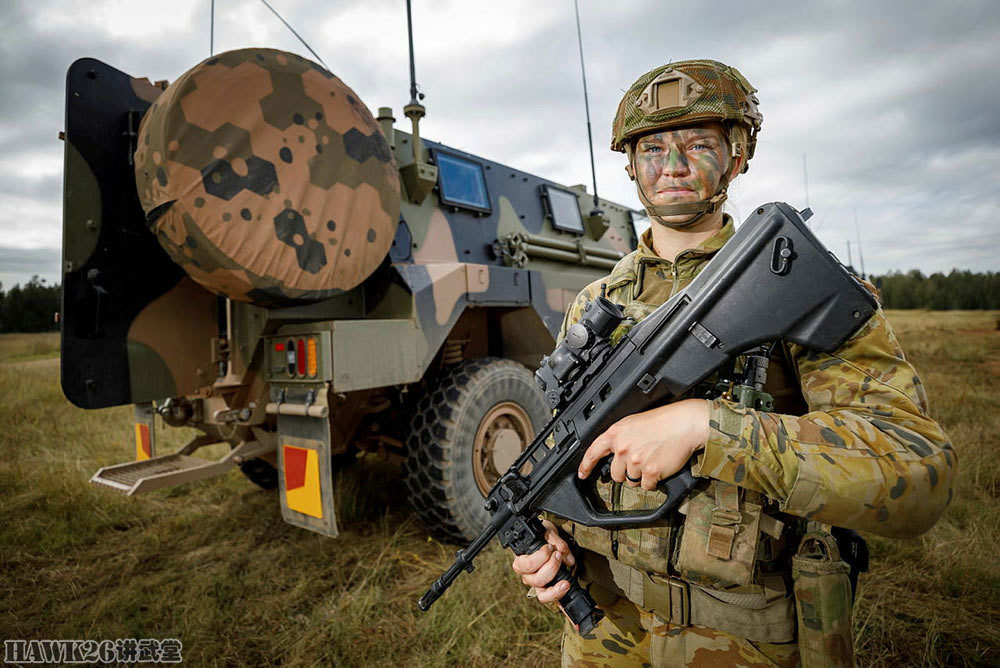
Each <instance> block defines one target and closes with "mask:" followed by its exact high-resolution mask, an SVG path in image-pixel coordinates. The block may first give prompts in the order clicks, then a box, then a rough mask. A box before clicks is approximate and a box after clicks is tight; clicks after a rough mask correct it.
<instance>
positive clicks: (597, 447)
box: [577, 399, 711, 490]
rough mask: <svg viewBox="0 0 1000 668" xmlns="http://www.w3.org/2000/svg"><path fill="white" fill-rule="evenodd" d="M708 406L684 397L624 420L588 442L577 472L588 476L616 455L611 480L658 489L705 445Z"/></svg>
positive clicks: (612, 461)
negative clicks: (601, 463)
mask: <svg viewBox="0 0 1000 668" xmlns="http://www.w3.org/2000/svg"><path fill="white" fill-rule="evenodd" d="M710 406H711V404H710V403H709V402H708V401H706V400H704V399H685V400H683V401H678V402H675V403H672V404H667V405H666V406H660V407H659V408H654V409H652V410H648V411H645V412H642V413H636V414H635V415H629V416H628V417H625V418H622V419H621V420H619V421H618V422H616V423H614V424H613V425H611V426H610V427H609V428H608V430H607V431H606V432H604V433H603V434H601V435H600V436H598V437H597V438H596V439H595V440H594V442H593V443H591V444H590V447H589V448H587V452H585V453H584V455H583V460H582V461H581V462H580V468H579V470H578V471H577V473H578V474H579V476H580V477H581V478H586V477H587V476H589V475H590V474H591V472H592V471H593V470H594V466H595V465H596V464H597V462H599V461H600V460H601V459H602V458H604V457H606V456H607V455H614V458H613V459H612V460H611V478H612V479H613V480H615V481H616V482H624V483H625V484H627V485H629V486H630V487H638V486H640V485H642V488H643V489H646V490H652V489H655V488H656V484H657V483H658V482H659V481H660V480H663V479H664V478H669V477H670V476H672V475H673V474H675V473H677V472H678V471H680V470H681V467H682V466H684V464H685V462H687V460H689V459H690V458H691V455H693V454H694V453H695V452H696V451H697V450H699V449H701V448H703V447H705V442H706V441H707V440H708V433H709V430H708V417H709V411H710Z"/></svg>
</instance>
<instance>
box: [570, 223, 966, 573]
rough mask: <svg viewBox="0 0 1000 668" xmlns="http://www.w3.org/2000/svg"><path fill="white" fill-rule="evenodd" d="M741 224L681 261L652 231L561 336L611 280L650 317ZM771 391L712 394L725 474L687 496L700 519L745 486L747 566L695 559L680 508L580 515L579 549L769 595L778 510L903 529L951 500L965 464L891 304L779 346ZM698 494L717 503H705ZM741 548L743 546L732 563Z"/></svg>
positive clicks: (642, 495)
mask: <svg viewBox="0 0 1000 668" xmlns="http://www.w3.org/2000/svg"><path fill="white" fill-rule="evenodd" d="M733 232H734V227H733V223H732V220H731V219H730V218H729V217H728V216H727V217H726V222H725V224H724V226H723V227H722V228H721V229H720V230H719V231H718V232H717V233H716V234H715V235H713V236H712V237H710V238H709V239H707V240H706V241H705V242H704V243H702V244H701V245H700V246H698V247H697V248H694V249H689V250H686V251H684V252H682V253H680V254H679V255H678V256H677V257H676V258H675V261H674V262H671V261H669V260H666V259H664V258H661V257H659V256H657V255H656V254H655V253H654V252H653V250H652V248H651V246H652V243H651V236H650V232H649V231H647V232H646V233H645V234H644V235H643V237H642V239H641V241H640V243H639V246H638V249H637V250H636V251H634V252H633V253H631V254H629V255H628V256H626V257H625V258H623V259H622V260H621V261H620V262H619V263H618V264H617V265H616V266H615V268H614V269H613V270H612V272H611V274H610V275H609V276H608V277H606V278H603V279H601V280H599V281H595V282H594V283H592V284H590V285H589V286H587V287H586V288H584V289H583V291H581V292H580V294H579V295H578V296H577V298H576V300H575V301H574V303H573V305H572V306H571V308H570V309H569V311H568V312H567V314H566V318H565V320H564V322H563V329H562V333H561V335H560V339H561V338H562V336H563V335H565V331H566V329H567V328H568V327H569V325H571V324H573V323H574V322H576V321H577V320H578V319H579V318H580V316H581V314H582V311H583V309H584V307H585V306H586V304H587V302H588V301H589V300H591V299H593V298H594V297H595V296H596V295H598V294H600V289H601V288H600V286H601V284H606V285H607V297H608V299H610V300H611V301H613V302H615V303H617V304H620V305H621V306H622V307H623V308H624V310H625V313H626V315H627V316H629V317H631V318H633V319H634V320H636V321H639V320H641V319H642V318H643V317H645V316H646V315H648V314H649V313H650V312H651V311H652V310H653V309H654V308H655V307H657V306H659V305H660V304H662V303H663V302H664V301H666V300H667V299H668V298H669V297H670V296H671V295H673V294H675V293H676V292H677V291H678V290H680V289H682V288H684V287H685V286H686V285H687V284H688V283H690V281H691V280H692V279H693V278H694V277H695V276H696V275H697V274H698V272H699V271H700V270H701V269H702V268H703V267H704V266H705V265H706V264H707V262H708V260H709V259H711V257H712V255H713V254H714V253H715V252H716V251H717V250H718V249H720V248H721V247H722V246H723V244H724V243H725V242H726V241H728V240H729V238H730V237H732V235H733ZM762 317H766V314H765V315H762ZM766 389H767V390H768V391H769V392H771V394H772V395H774V397H775V412H772V413H766V412H760V411H757V410H753V409H748V408H743V407H741V406H738V405H736V404H734V403H731V402H729V401H725V400H722V399H716V400H713V401H712V405H711V417H710V435H709V438H708V441H707V443H706V445H705V448H704V450H703V451H701V452H700V453H699V454H698V456H697V457H696V458H695V461H694V462H693V468H692V472H693V473H694V474H695V475H696V476H701V477H705V478H707V479H712V480H714V481H721V482H722V483H726V484H724V485H719V484H718V483H714V482H711V483H710V482H709V481H708V480H706V482H705V483H704V486H703V488H702V490H701V491H700V492H695V493H693V494H692V495H691V496H690V497H689V501H688V503H687V504H685V507H686V508H687V514H688V517H689V518H690V517H691V516H692V514H695V513H699V512H700V513H702V516H703V517H705V516H706V515H705V513H708V514H709V516H710V515H711V513H712V512H714V511H716V510H718V505H719V504H722V505H725V500H724V499H723V498H722V496H725V488H726V487H728V488H729V491H730V492H733V491H737V492H738V496H739V498H740V501H739V503H741V504H743V503H744V502H749V503H746V504H745V505H744V506H743V507H742V511H743V524H744V526H746V525H747V524H752V525H753V529H754V531H755V532H756V533H751V536H752V540H753V543H751V544H749V545H744V553H747V552H748V556H747V560H748V563H746V564H744V569H743V572H742V574H740V572H739V568H737V572H736V573H735V574H734V573H733V571H732V570H731V569H730V570H726V569H722V571H721V572H720V571H718V570H716V571H712V569H711V568H708V569H707V572H702V568H701V566H700V565H698V564H696V563H692V559H691V557H692V555H694V556H695V561H696V560H697V555H696V554H695V553H691V554H689V555H687V556H685V554H684V552H685V547H684V542H685V540H687V538H685V536H684V535H683V532H682V533H681V535H680V537H679V538H678V535H677V534H678V531H679V528H680V526H679V525H680V524H681V523H682V522H681V521H680V518H678V521H677V522H675V523H674V525H673V526H666V527H656V528H648V529H630V530H621V531H617V530H611V531H609V530H603V529H593V528H587V527H582V526H579V525H573V524H572V523H566V524H563V528H564V529H565V530H566V531H567V532H569V533H570V534H572V535H573V537H574V539H575V541H576V542H577V544H578V545H579V546H580V547H583V548H586V549H588V550H591V551H594V552H597V553H600V554H602V555H604V556H606V557H608V558H609V559H611V560H616V561H619V562H623V563H625V564H627V565H629V566H632V567H633V568H636V569H639V570H640V571H645V572H647V573H658V574H662V575H672V576H677V575H680V577H682V578H684V579H687V580H690V581H693V582H696V583H699V584H702V585H707V586H710V587H713V588H715V587H717V588H726V589H732V587H733V586H739V585H746V586H750V587H751V588H757V590H758V591H759V586H760V584H761V583H762V577H761V570H762V569H761V565H762V564H761V561H762V558H763V560H764V561H766V559H767V558H768V557H777V552H778V551H781V550H782V549H783V545H782V544H781V542H779V543H778V544H775V545H774V546H773V548H774V554H773V555H768V554H762V552H770V551H771V550H764V551H762V550H761V549H760V546H758V545H757V544H756V541H757V536H758V535H759V536H761V537H762V538H766V536H764V533H767V526H766V525H767V524H768V522H767V520H771V519H773V516H775V515H777V516H779V517H782V518H784V519H785V520H786V521H785V522H784V523H781V522H779V523H777V525H775V523H774V522H773V521H772V522H770V525H771V529H772V531H771V535H772V536H774V537H778V536H779V535H780V533H781V532H780V527H781V526H782V524H784V525H787V524H788V520H789V519H794V518H789V517H788V515H791V516H796V517H799V518H808V519H809V520H813V521H816V522H820V523H824V524H830V525H836V526H841V527H846V528H852V529H859V530H864V531H870V532H872V533H875V534H879V535H883V536H889V537H900V538H902V537H911V536H916V535H918V534H920V533H922V532H924V531H926V530H927V529H928V528H930V527H931V525H933V524H934V522H935V521H936V520H937V518H938V517H939V516H940V514H941V513H942V512H943V510H944V508H945V507H946V506H947V504H948V503H949V501H950V500H951V497H952V485H953V480H954V476H955V471H956V467H957V461H956V458H955V455H954V453H953V451H952V448H951V444H950V443H949V441H948V439H947V437H946V435H945V434H944V433H943V431H942V430H941V428H940V426H939V425H938V424H937V423H936V422H935V421H934V420H932V419H931V418H930V417H928V415H927V398H926V395H925V393H924V389H923V386H922V384H921V382H920V379H919V378H918V377H917V374H916V372H915V371H914V369H913V367H912V366H911V365H910V364H909V363H908V362H907V361H906V359H905V357H904V355H903V351H902V350H901V349H900V346H899V343H898V342H897V340H896V337H895V335H894V334H893V332H892V328H891V327H890V326H889V322H888V321H887V320H886V317H885V314H884V313H883V312H882V311H881V309H879V310H878V311H877V312H876V314H875V315H873V316H872V318H871V319H870V320H869V321H868V322H867V323H866V324H865V325H864V326H863V327H862V328H861V329H860V331H858V332H857V333H856V334H855V335H854V336H853V337H851V338H850V339H849V340H848V341H847V342H845V343H844V344H843V345H842V346H841V347H840V348H839V349H838V350H836V351H835V352H833V353H832V354H827V353H819V352H815V351H810V350H806V349H804V348H802V347H801V346H797V345H794V344H788V343H784V344H783V345H781V346H779V347H778V348H777V349H776V353H775V354H773V355H772V359H771V363H770V365H769V368H768V383H767V385H766ZM712 485H716V486H717V487H719V488H723V489H722V490H721V494H720V489H715V490H714V495H713V490H712ZM598 496H599V497H600V502H601V504H602V505H604V506H605V507H606V508H608V509H612V510H629V509H637V508H654V507H657V506H659V505H660V504H661V503H662V500H663V496H662V495H661V494H660V493H659V492H655V491H654V492H645V491H643V490H642V489H639V488H631V487H628V486H625V485H622V484H619V483H611V484H603V483H598ZM713 496H714V498H713ZM699 499H700V500H703V501H706V503H702V504H700V505H699V504H698V503H696V502H697V501H698V500H699ZM699 508H700V510H699ZM748 508H749V511H750V515H748V514H747V511H748ZM761 509H763V513H761ZM779 511H780V512H779ZM751 516H752V517H751ZM748 518H749V519H748ZM754 518H756V519H754ZM687 524H691V522H690V521H689V522H687ZM775 526H777V527H779V531H777V532H775V531H774V530H773V529H774V527H775ZM761 531H763V532H764V533H760V532H761ZM739 533H740V531H739V530H738V531H737V534H739ZM785 533H786V534H787V533H789V532H787V531H786V532H785ZM672 538H673V539H674V540H672ZM729 547H731V546H729ZM737 548H738V546H737ZM737 548H732V549H733V550H734V552H733V554H732V555H730V556H732V558H733V559H735V558H736V552H735V551H736V550H737ZM727 549H728V548H727ZM709 552H711V548H709ZM755 552H756V556H755ZM703 554H704V549H702V555H703ZM785 556H786V557H787V554H786V555H785ZM679 562H686V563H679ZM787 564H788V562H787V559H785V560H783V564H777V563H775V564H773V566H774V567H775V568H778V569H781V570H787V568H788V565H787ZM764 565H765V566H766V564H764ZM764 570H766V569H764ZM744 591H745V589H744Z"/></svg>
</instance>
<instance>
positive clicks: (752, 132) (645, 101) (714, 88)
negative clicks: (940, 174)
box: [611, 60, 763, 169]
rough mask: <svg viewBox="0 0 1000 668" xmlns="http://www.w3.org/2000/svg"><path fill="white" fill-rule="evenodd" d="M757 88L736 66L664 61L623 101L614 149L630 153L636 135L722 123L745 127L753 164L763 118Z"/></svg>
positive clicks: (617, 116) (615, 127) (614, 129)
mask: <svg viewBox="0 0 1000 668" xmlns="http://www.w3.org/2000/svg"><path fill="white" fill-rule="evenodd" d="M756 92H757V89H755V88H754V87H753V86H751V85H750V83H749V82H748V81H747V80H746V79H745V78H744V77H743V75H742V74H740V72H739V71H738V70H737V69H736V68H735V67H730V66H728V65H724V64H723V63H720V62H718V61H715V60H684V61H680V62H676V63H669V64H667V65H662V66H660V67H657V68H656V69H654V70H650V71H649V72H646V73H645V74H643V75H642V76H641V77H639V78H638V79H637V80H636V82H635V83H633V84H632V86H631V87H630V88H629V89H628V91H627V92H626V93H625V96H624V97H623V98H622V100H621V102H619V103H618V111H617V113H615V120H614V123H613V125H612V128H611V136H612V139H611V150H613V151H619V152H625V150H626V147H627V146H628V144H629V143H630V141H631V140H632V139H635V138H637V137H639V136H641V135H644V134H648V133H650V132H653V131H655V130H663V129H667V128H674V127H680V126H684V125H691V124H694V123H700V122H708V121H717V122H720V123H722V124H723V125H724V126H727V127H731V126H732V125H734V124H735V125H742V126H743V127H744V128H745V129H746V131H747V146H746V161H747V162H748V161H749V160H750V158H752V157H753V153H754V148H755V147H756V144H757V131H759V130H760V126H761V122H762V121H763V117H762V116H761V113H760V111H759V110H758V109H757V105H758V100H757V96H756V95H754V93H756ZM729 136H730V143H734V142H733V134H732V133H730V135H729ZM744 164H746V163H744ZM744 169H745V167H744Z"/></svg>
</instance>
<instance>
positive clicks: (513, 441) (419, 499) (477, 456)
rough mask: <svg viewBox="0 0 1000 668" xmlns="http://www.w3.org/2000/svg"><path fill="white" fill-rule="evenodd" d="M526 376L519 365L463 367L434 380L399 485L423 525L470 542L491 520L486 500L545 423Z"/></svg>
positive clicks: (492, 361)
mask: <svg viewBox="0 0 1000 668" xmlns="http://www.w3.org/2000/svg"><path fill="white" fill-rule="evenodd" d="M548 415H549V411H548V408H547V407H546V405H545V402H544V400H543V398H542V394H541V392H540V391H539V390H538V387H537V386H536V385H535V379H534V376H533V375H532V373H531V372H530V371H529V370H528V369H526V368H525V367H523V366H521V365H520V364H518V363H517V362H512V361H510V360H503V359H496V358H483V359H475V360H467V361H465V362H462V363H461V364H457V365H455V366H454V367H451V368H449V369H447V370H446V371H445V372H444V374H443V375H441V376H440V377H438V378H437V379H435V380H434V381H433V382H432V383H431V385H430V386H429V387H428V390H427V392H426V394H424V396H422V397H421V398H420V400H419V401H418V403H417V407H416V410H415V412H414V414H413V418H412V428H411V431H410V435H409V437H408V438H407V441H406V451H407V454H406V462H405V464H404V466H403V482H404V483H405V484H406V488H407V490H408V491H409V494H410V499H411V503H412V504H413V507H414V508H415V509H416V510H417V513H418V514H419V515H420V517H421V519H423V521H424V522H425V523H426V524H427V526H428V527H430V528H431V529H432V530H434V531H436V532H437V533H439V534H441V535H442V536H444V537H447V538H450V539H453V540H457V541H468V540H472V539H473V538H475V537H476V536H477V535H478V534H479V532H480V531H482V529H483V527H485V526H486V522H487V521H488V519H489V515H488V514H487V512H486V510H485V509H484V508H483V500H484V499H485V498H486V493H487V492H488V491H489V490H490V488H491V487H492V486H493V484H494V483H495V482H496V481H497V480H498V479H499V477H500V475H501V474H502V473H503V472H505V471H506V470H507V468H508V467H509V466H510V464H512V463H513V461H514V459H515V458H516V457H517V455H518V454H520V453H521V451H522V450H524V448H525V447H526V446H527V445H528V444H529V443H531V440H532V439H533V438H534V436H535V433H536V432H537V431H538V430H539V429H541V428H542V427H543V426H544V425H545V422H546V420H547V419H548Z"/></svg>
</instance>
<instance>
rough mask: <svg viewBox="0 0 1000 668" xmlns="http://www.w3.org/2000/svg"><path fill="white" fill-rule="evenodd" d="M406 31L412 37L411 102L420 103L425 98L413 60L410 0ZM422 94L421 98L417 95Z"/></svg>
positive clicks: (411, 44)
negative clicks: (418, 90) (418, 83)
mask: <svg viewBox="0 0 1000 668" xmlns="http://www.w3.org/2000/svg"><path fill="white" fill-rule="evenodd" d="M406 33H407V36H408V37H409V38H410V39H409V41H410V104H415V105H418V106H419V105H420V100H422V99H424V94H423V93H418V92H417V67H416V65H415V64H414V61H413V18H412V15H411V12H410V0H406ZM418 95H419V96H420V100H418V99H417V96H418Z"/></svg>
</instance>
